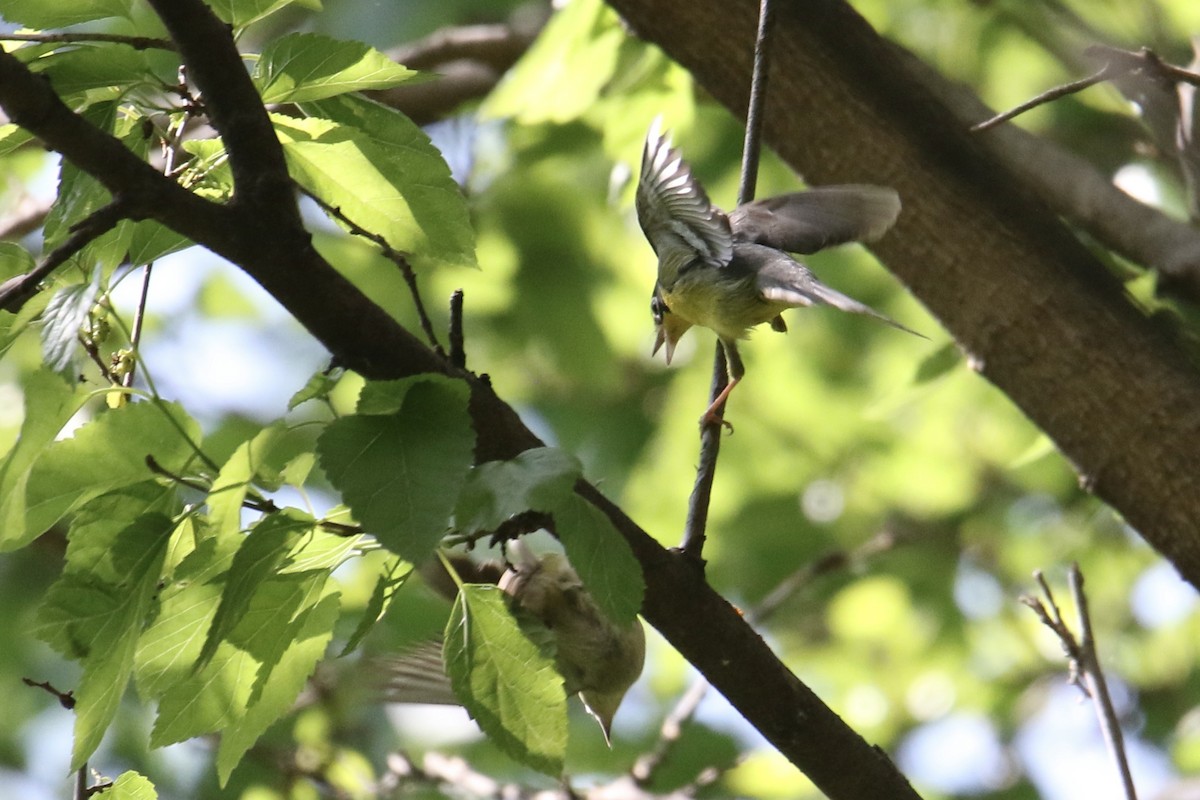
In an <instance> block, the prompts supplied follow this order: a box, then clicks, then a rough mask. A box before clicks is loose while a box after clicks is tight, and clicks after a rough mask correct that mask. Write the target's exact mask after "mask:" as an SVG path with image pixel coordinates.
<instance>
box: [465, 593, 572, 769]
mask: <svg viewBox="0 0 1200 800" xmlns="http://www.w3.org/2000/svg"><path fill="white" fill-rule="evenodd" d="M444 658H445V662H446V673H447V674H448V675H449V676H450V684H451V686H452V687H453V688H454V693H455V694H456V695H457V696H458V698H459V699H460V700H462V701H463V705H465V706H466V707H467V711H469V712H470V713H471V716H472V717H474V718H475V720H476V721H477V722H478V723H479V727H481V728H483V730H484V732H486V733H487V734H488V736H489V737H490V738H491V739H492V740H493V741H494V742H496V743H497V744H499V745H500V747H501V748H503V749H504V751H505V752H507V753H508V754H509V755H511V756H512V757H513V758H516V759H517V760H519V761H522V762H524V763H525V764H528V765H529V766H531V767H533V768H534V769H537V770H540V771H542V772H545V773H546V774H548V775H555V776H557V775H559V774H561V773H562V768H563V758H564V756H565V753H566V745H567V697H566V693H565V691H564V689H563V681H562V676H561V675H559V674H558V671H557V670H556V669H555V667H554V657H553V654H552V652H550V651H549V650H548V649H547V648H546V647H545V646H544V645H539V644H538V643H536V642H535V641H533V640H531V639H530V638H529V636H528V635H527V634H526V631H524V630H522V627H521V625H519V624H518V622H517V620H516V619H515V618H514V617H513V615H512V613H511V612H510V611H509V608H508V603H507V601H506V595H505V594H504V593H503V592H501V591H500V589H499V588H497V587H495V586H481V585H476V584H466V585H464V586H463V587H462V590H461V591H460V592H459V594H458V597H457V599H456V600H455V603H454V609H453V611H451V614H450V621H449V622H447V623H446V641H445V647H444Z"/></svg>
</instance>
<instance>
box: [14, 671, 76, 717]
mask: <svg viewBox="0 0 1200 800" xmlns="http://www.w3.org/2000/svg"><path fill="white" fill-rule="evenodd" d="M21 683H23V684H25V685H26V686H32V687H34V688H35V689H45V690H46V691H47V692H49V693H50V694H52V695H54V696H55V697H57V698H58V702H59V705H61V706H62V707H63V708H65V709H67V710H68V711H70V710H71V709H73V708H75V693H74V692H60V691H59V690H58V689H55V688H54V687H53V686H51V685H50V682H49V681H35V680H33V679H32V678H21Z"/></svg>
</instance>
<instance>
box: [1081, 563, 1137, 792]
mask: <svg viewBox="0 0 1200 800" xmlns="http://www.w3.org/2000/svg"><path fill="white" fill-rule="evenodd" d="M1068 579H1069V580H1070V583H1071V594H1072V595H1073V596H1074V598H1075V605H1076V607H1077V608H1078V609H1079V657H1080V661H1081V662H1082V663H1080V672H1082V673H1083V679H1084V681H1085V682H1086V683H1087V688H1088V690H1089V693H1090V694H1091V695H1092V697H1093V699H1094V705H1095V707H1096V716H1097V717H1098V718H1099V720H1100V730H1102V731H1103V732H1104V742H1105V744H1107V745H1108V752H1109V754H1110V755H1111V756H1112V758H1113V761H1114V762H1115V763H1116V765H1117V771H1118V772H1120V773H1121V784H1122V786H1124V788H1125V797H1126V798H1128V800H1137V790H1136V789H1135V788H1134V785H1133V773H1132V771H1131V770H1130V769H1129V758H1128V757H1127V756H1126V755H1125V737H1124V736H1123V735H1122V733H1121V722H1120V720H1118V719H1117V712H1116V709H1115V708H1113V702H1112V696H1111V695H1109V693H1108V681H1107V680H1105V678H1104V670H1102V669H1101V668H1100V654H1099V653H1097V652H1096V640H1095V639H1094V638H1092V617H1091V614H1090V613H1089V612H1088V602H1087V595H1086V594H1085V593H1084V591H1083V573H1082V572H1081V571H1080V569H1079V564H1078V563H1075V564H1072V565H1071V571H1070V572H1069V573H1068Z"/></svg>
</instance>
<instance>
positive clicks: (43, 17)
mask: <svg viewBox="0 0 1200 800" xmlns="http://www.w3.org/2000/svg"><path fill="white" fill-rule="evenodd" d="M130 4H131V0H3V2H0V17H3V18H4V20H5V21H6V22H9V23H19V24H21V25H24V26H25V27H28V28H41V29H44V28H66V27H69V26H71V25H78V24H79V23H81V22H91V21H93V20H97V19H107V18H109V17H126V18H128V17H129V7H130Z"/></svg>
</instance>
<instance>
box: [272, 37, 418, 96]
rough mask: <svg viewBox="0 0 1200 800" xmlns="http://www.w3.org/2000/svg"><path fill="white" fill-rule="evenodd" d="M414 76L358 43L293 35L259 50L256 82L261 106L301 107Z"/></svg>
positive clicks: (383, 86) (377, 52)
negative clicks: (296, 104)
mask: <svg viewBox="0 0 1200 800" xmlns="http://www.w3.org/2000/svg"><path fill="white" fill-rule="evenodd" d="M416 74H417V73H416V72H414V71H413V70H410V69H408V68H407V67H404V66H401V65H400V64H397V63H396V62H395V61H392V60H391V59H390V58H388V57H387V56H385V55H384V54H383V53H381V52H379V51H378V50H376V49H375V48H373V47H369V46H367V45H365V44H363V43H361V42H345V41H339V40H337V39H331V38H330V37H328V36H320V35H318V34H315V33H292V34H288V35H287V36H283V37H281V38H279V39H275V40H274V41H272V42H271V43H270V44H268V45H267V46H266V47H265V48H264V49H263V52H262V55H261V56H259V59H258V63H257V64H256V65H255V69H254V82H255V84H256V85H257V86H258V91H259V92H260V93H261V94H262V99H263V102H264V103H304V102H308V101H310V100H323V99H325V98H327V97H333V96H335V95H339V94H345V93H346V92H358V91H363V90H366V89H388V88H391V87H392V86H396V85H398V84H401V83H404V82H405V81H407V80H409V79H410V78H412V77H413V76H414V75H416Z"/></svg>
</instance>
